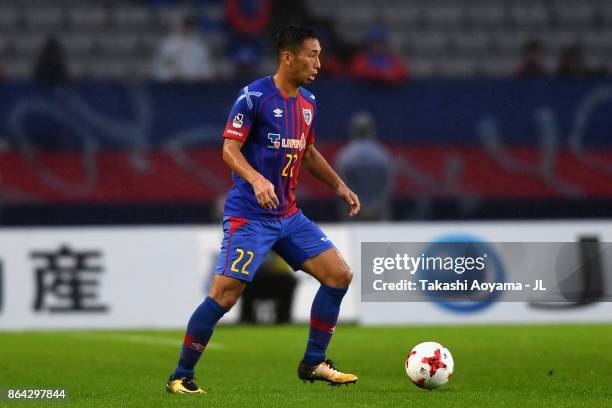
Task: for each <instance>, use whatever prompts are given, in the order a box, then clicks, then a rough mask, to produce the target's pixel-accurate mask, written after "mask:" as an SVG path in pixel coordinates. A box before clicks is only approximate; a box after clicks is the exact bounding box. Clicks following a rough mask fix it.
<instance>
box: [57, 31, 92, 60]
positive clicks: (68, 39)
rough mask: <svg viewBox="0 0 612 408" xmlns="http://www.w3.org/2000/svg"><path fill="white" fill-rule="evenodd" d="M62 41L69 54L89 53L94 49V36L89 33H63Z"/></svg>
mask: <svg viewBox="0 0 612 408" xmlns="http://www.w3.org/2000/svg"><path fill="white" fill-rule="evenodd" d="M60 40H61V43H62V45H63V47H64V49H65V50H66V52H67V53H68V54H75V55H76V56H77V57H78V56H79V55H81V54H87V53H90V52H92V50H93V49H94V43H95V41H94V38H93V36H91V35H89V34H88V33H74V32H68V33H63V34H62V35H61V36H60Z"/></svg>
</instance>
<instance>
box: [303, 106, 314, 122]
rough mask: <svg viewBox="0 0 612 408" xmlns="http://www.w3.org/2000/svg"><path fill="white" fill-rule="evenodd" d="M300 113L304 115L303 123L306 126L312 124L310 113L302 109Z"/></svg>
mask: <svg viewBox="0 0 612 408" xmlns="http://www.w3.org/2000/svg"><path fill="white" fill-rule="evenodd" d="M302 112H303V113H304V122H306V126H310V124H311V123H312V111H311V110H310V109H308V108H303V109H302Z"/></svg>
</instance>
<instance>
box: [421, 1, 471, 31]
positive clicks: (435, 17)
mask: <svg viewBox="0 0 612 408" xmlns="http://www.w3.org/2000/svg"><path fill="white" fill-rule="evenodd" d="M423 16H424V19H425V24H426V25H427V26H428V27H430V28H432V29H440V28H441V29H447V28H452V27H459V26H461V25H462V24H463V23H464V19H463V18H464V12H463V10H462V9H461V8H459V7H455V6H450V5H449V6H436V5H432V6H429V7H427V8H426V9H425V10H424V11H423Z"/></svg>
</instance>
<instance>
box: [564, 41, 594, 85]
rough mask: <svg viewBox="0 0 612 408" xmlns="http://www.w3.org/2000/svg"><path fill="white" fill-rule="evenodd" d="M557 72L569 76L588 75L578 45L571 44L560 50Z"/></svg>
mask: <svg viewBox="0 0 612 408" xmlns="http://www.w3.org/2000/svg"><path fill="white" fill-rule="evenodd" d="M557 73H558V74H559V75H561V76H565V77H571V78H582V77H585V76H587V75H589V71H588V69H587V67H586V64H585V63H584V58H583V56H582V50H581V49H580V47H578V46H577V45H572V46H569V47H566V48H564V49H563V50H562V51H561V58H560V60H559V68H558V69H557Z"/></svg>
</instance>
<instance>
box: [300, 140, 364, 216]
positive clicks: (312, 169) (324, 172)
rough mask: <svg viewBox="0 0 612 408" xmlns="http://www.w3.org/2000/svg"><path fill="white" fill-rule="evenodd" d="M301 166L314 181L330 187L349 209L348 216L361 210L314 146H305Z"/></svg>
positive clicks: (355, 196)
mask: <svg viewBox="0 0 612 408" xmlns="http://www.w3.org/2000/svg"><path fill="white" fill-rule="evenodd" d="M302 165H303V166H304V167H306V170H308V172H309V173H310V174H312V175H313V176H314V177H315V178H316V179H318V180H320V181H322V182H323V183H325V184H327V185H328V186H330V187H331V188H332V189H334V191H335V192H336V195H338V197H340V198H342V199H343V200H344V201H346V203H347V204H348V205H349V206H350V207H351V212H350V214H349V215H350V216H351V217H352V216H354V215H357V213H358V212H359V209H360V208H361V204H359V198H358V197H357V194H355V193H353V192H352V191H351V189H350V188H348V187H347V186H346V184H344V181H342V179H341V178H340V176H338V174H337V173H336V172H335V171H334V169H332V167H331V166H330V165H329V163H327V160H325V158H324V157H323V155H322V154H321V153H319V151H318V150H317V149H316V147H314V144H308V145H306V150H305V151H304V155H303V156H302Z"/></svg>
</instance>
